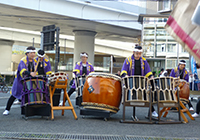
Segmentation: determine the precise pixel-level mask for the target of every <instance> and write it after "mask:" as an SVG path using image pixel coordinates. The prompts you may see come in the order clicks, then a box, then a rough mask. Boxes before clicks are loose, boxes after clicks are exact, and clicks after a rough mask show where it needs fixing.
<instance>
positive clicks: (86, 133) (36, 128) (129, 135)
mask: <svg viewBox="0 0 200 140" xmlns="http://www.w3.org/2000/svg"><path fill="white" fill-rule="evenodd" d="M9 96H10V94H9V93H0V113H1V117H0V124H1V127H0V139H85V140H86V139H99V140H100V139H105V140H107V139H113V140H115V139H116V140H118V139H119V140H127V139H199V138H200V132H199V130H200V126H199V125H200V117H199V118H196V119H195V121H192V120H190V118H189V117H188V116H187V115H186V117H187V118H188V120H189V123H187V124H184V123H182V124H165V125H163V124H127V123H120V122H119V121H120V120H121V119H122V105H121V106H120V111H119V112H118V113H117V114H114V115H112V116H111V118H110V119H109V120H108V121H104V120H103V118H97V117H88V116H87V117H85V118H82V116H81V115H80V110H79V108H75V111H76V114H77V116H78V120H75V119H74V117H73V115H72V112H71V111H69V110H67V111H65V115H64V116H61V111H60V110H58V111H54V115H55V120H54V121H51V120H47V118H42V117H40V116H34V117H29V118H28V120H27V121H26V120H24V119H23V118H22V116H21V108H20V105H13V106H12V108H11V111H10V115H8V116H3V115H2V112H3V111H4V109H5V105H6V102H7V100H8V98H9ZM191 96H194V97H197V95H191ZM71 101H72V103H73V105H74V106H75V95H73V96H71ZM192 104H193V106H194V108H195V107H196V101H195V100H194V101H192ZM136 113H137V117H138V118H139V119H140V120H142V119H144V120H145V116H146V115H147V113H148V109H147V108H137V109H136ZM131 114H132V108H127V109H126V119H130V118H131ZM167 117H169V118H170V119H177V118H178V113H174V112H169V114H168V116H167Z"/></svg>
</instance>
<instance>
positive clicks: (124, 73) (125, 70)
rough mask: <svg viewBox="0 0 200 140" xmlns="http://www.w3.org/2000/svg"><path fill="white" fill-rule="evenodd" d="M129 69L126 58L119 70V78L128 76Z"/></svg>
mask: <svg viewBox="0 0 200 140" xmlns="http://www.w3.org/2000/svg"><path fill="white" fill-rule="evenodd" d="M129 67H130V63H129V62H128V59H127V58H126V59H125V61H124V64H123V66H122V69H121V73H120V76H121V78H123V77H125V76H128V71H129Z"/></svg>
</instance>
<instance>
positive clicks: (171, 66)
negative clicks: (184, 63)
mask: <svg viewBox="0 0 200 140" xmlns="http://www.w3.org/2000/svg"><path fill="white" fill-rule="evenodd" d="M175 67H177V60H167V69H174V68H175Z"/></svg>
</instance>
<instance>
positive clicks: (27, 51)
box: [26, 50, 36, 53]
mask: <svg viewBox="0 0 200 140" xmlns="http://www.w3.org/2000/svg"><path fill="white" fill-rule="evenodd" d="M30 52H36V50H26V53H30Z"/></svg>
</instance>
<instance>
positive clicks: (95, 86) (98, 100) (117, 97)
mask: <svg viewBox="0 0 200 140" xmlns="http://www.w3.org/2000/svg"><path fill="white" fill-rule="evenodd" d="M82 98H83V102H82V105H83V107H84V108H86V109H98V110H106V111H110V112H112V113H117V112H118V110H119V106H120V103H121V98H122V87H121V78H120V77H119V76H116V75H113V74H108V73H97V72H96V73H90V74H89V75H88V76H87V77H86V81H85V84H84V87H83V97H82Z"/></svg>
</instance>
